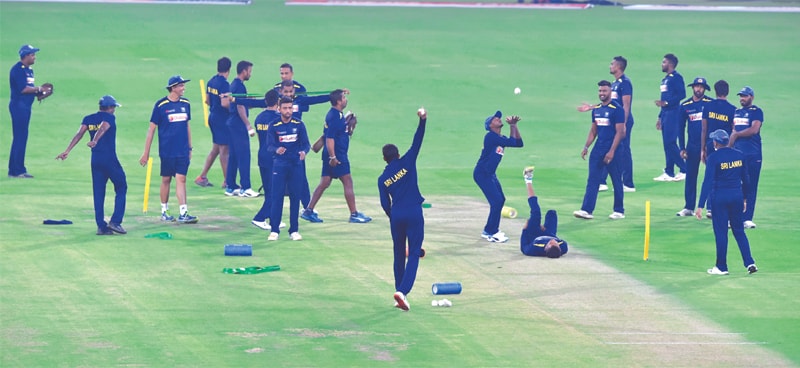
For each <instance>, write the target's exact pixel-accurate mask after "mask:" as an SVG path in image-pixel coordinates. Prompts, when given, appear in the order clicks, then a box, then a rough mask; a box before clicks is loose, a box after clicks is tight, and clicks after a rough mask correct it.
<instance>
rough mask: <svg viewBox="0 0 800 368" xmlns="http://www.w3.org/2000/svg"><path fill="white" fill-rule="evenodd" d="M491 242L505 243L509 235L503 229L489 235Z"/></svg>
mask: <svg viewBox="0 0 800 368" xmlns="http://www.w3.org/2000/svg"><path fill="white" fill-rule="evenodd" d="M486 240H488V241H489V242H490V243H505V242H507V241H508V237H507V236H506V234H505V233H504V232H502V231H498V232H497V233H496V234H494V235H491V236H489V238H487V239H486Z"/></svg>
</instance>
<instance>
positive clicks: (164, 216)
mask: <svg viewBox="0 0 800 368" xmlns="http://www.w3.org/2000/svg"><path fill="white" fill-rule="evenodd" d="M161 221H164V222H173V221H175V216H170V215H169V214H168V213H166V212H161Z"/></svg>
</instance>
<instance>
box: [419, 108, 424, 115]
mask: <svg viewBox="0 0 800 368" xmlns="http://www.w3.org/2000/svg"><path fill="white" fill-rule="evenodd" d="M417 112H418V113H420V114H422V115H425V109H423V108H421V107H420V108H419V110H417Z"/></svg>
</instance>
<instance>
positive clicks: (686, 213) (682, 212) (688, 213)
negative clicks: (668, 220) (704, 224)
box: [675, 208, 694, 217]
mask: <svg viewBox="0 0 800 368" xmlns="http://www.w3.org/2000/svg"><path fill="white" fill-rule="evenodd" d="M675 216H680V217H691V216H694V212H692V210H690V209H687V208H684V209H682V210H680V211H678V213H676V214H675Z"/></svg>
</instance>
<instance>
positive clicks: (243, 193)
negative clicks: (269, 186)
mask: <svg viewBox="0 0 800 368" xmlns="http://www.w3.org/2000/svg"><path fill="white" fill-rule="evenodd" d="M259 195H261V193H259V192H256V191H255V190H253V189H250V188H247V189H245V190H239V197H245V198H255V197H258V196H259Z"/></svg>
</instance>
